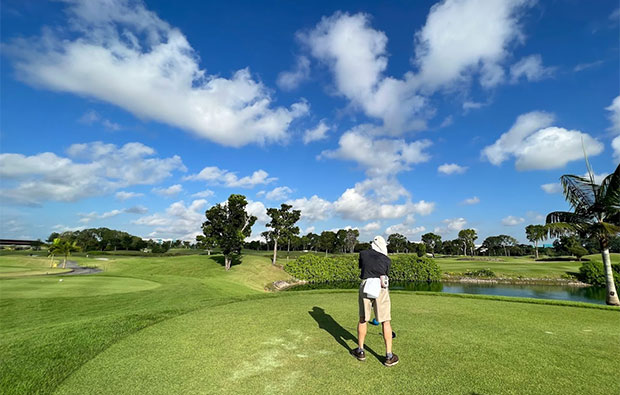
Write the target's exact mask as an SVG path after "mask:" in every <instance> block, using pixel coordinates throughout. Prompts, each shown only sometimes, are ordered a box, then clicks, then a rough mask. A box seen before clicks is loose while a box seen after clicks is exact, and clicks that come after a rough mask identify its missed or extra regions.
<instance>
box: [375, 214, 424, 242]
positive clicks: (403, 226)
mask: <svg viewBox="0 0 620 395" xmlns="http://www.w3.org/2000/svg"><path fill="white" fill-rule="evenodd" d="M414 222H415V219H414V217H413V216H412V215H410V216H408V217H407V218H406V219H405V220H404V221H403V222H402V223H400V224H396V225H391V226H388V227H387V228H386V229H385V234H386V235H391V234H393V233H400V234H401V235H403V236H405V237H407V238H411V237H413V236H414V235H417V234H420V233H422V232H424V231H426V228H425V227H424V226H415V227H414V226H413V223H414Z"/></svg>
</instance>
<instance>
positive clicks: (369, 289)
mask: <svg viewBox="0 0 620 395" xmlns="http://www.w3.org/2000/svg"><path fill="white" fill-rule="evenodd" d="M362 292H364V294H366V297H367V298H368V299H377V298H378V297H379V293H380V292H381V279H380V278H378V277H371V278H367V279H366V284H364V290H363V291H362Z"/></svg>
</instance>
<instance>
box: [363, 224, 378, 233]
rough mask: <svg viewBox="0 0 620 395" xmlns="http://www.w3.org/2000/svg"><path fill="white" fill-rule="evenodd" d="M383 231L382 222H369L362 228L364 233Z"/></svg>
mask: <svg viewBox="0 0 620 395" xmlns="http://www.w3.org/2000/svg"><path fill="white" fill-rule="evenodd" d="M379 229H381V223H380V222H369V223H367V224H366V225H364V226H362V229H361V230H362V231H363V232H374V231H376V230H379Z"/></svg>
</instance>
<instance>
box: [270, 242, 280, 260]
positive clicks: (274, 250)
mask: <svg viewBox="0 0 620 395" xmlns="http://www.w3.org/2000/svg"><path fill="white" fill-rule="evenodd" d="M277 258H278V239H274V241H273V260H272V261H271V264H272V265H275V264H276V259H277Z"/></svg>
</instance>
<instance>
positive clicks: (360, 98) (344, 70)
mask: <svg viewBox="0 0 620 395" xmlns="http://www.w3.org/2000/svg"><path fill="white" fill-rule="evenodd" d="M298 38H299V39H300V41H301V42H302V43H304V44H305V45H306V46H307V47H308V48H309V50H310V53H311V54H312V56H314V57H315V58H316V59H318V60H319V61H321V62H322V63H323V64H325V65H327V66H328V67H329V69H330V70H331V72H332V74H333V76H334V83H335V87H336V90H337V92H338V94H340V95H342V96H344V97H346V98H347V99H349V100H350V102H351V104H352V105H353V106H354V107H357V108H360V109H361V110H362V111H364V113H365V114H366V115H368V116H369V117H373V118H377V119H381V120H382V121H383V126H384V127H385V130H386V131H387V132H389V133H393V134H400V133H403V132H405V131H409V130H415V129H421V128H424V127H425V125H426V123H425V121H424V119H423V118H424V114H423V110H424V107H425V106H426V99H425V98H423V97H422V96H420V95H417V94H416V93H415V90H414V88H413V87H412V86H411V85H410V84H409V83H408V81H407V79H396V78H392V77H388V76H385V75H384V74H383V73H384V71H385V69H386V67H387V51H386V44H387V37H386V35H385V33H383V32H381V31H378V30H375V29H373V28H372V27H371V26H370V16H369V15H367V14H363V13H358V14H354V15H351V14H348V13H341V12H337V13H335V14H333V15H332V16H330V17H323V18H322V19H321V21H320V22H319V23H318V24H317V25H316V27H315V28H314V29H312V30H310V31H307V32H302V33H299V34H298Z"/></svg>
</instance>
